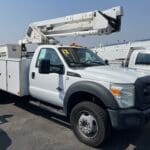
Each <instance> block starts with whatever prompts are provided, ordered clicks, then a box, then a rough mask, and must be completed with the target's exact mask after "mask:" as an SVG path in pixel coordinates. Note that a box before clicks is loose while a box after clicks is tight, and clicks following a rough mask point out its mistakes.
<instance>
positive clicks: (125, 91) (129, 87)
mask: <svg viewBox="0 0 150 150" xmlns="http://www.w3.org/2000/svg"><path fill="white" fill-rule="evenodd" d="M110 90H111V92H112V94H113V95H114V97H115V98H116V100H117V103H118V104H119V106H120V108H129V107H132V106H134V93H135V92H134V91H135V89H134V85H133V84H111V85H110Z"/></svg>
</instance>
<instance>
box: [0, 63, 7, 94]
mask: <svg viewBox="0 0 150 150" xmlns="http://www.w3.org/2000/svg"><path fill="white" fill-rule="evenodd" d="M6 84H7V83H6V61H5V60H0V89H1V90H4V91H6V89H7V87H6Z"/></svg>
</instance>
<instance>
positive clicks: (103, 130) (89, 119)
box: [70, 102, 110, 147]
mask: <svg viewBox="0 0 150 150" xmlns="http://www.w3.org/2000/svg"><path fill="white" fill-rule="evenodd" d="M70 123H71V126H72V129H73V131H74V133H75V135H76V136H77V137H78V139H79V140H80V141H81V142H83V143H85V144H87V145H89V146H93V147H98V146H100V145H101V144H102V143H103V141H104V140H105V138H106V137H107V135H108V134H109V132H110V124H109V121H108V116H107V113H106V112H105V111H104V110H103V109H102V108H101V107H100V106H98V105H96V104H94V103H92V102H81V103H79V104H77V105H76V106H75V107H74V108H73V110H72V112H71V116H70Z"/></svg>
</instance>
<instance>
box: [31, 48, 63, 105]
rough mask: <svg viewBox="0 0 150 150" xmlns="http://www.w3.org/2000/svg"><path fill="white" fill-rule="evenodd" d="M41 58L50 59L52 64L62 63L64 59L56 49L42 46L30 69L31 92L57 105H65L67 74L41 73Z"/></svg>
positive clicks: (38, 97)
mask: <svg viewBox="0 0 150 150" xmlns="http://www.w3.org/2000/svg"><path fill="white" fill-rule="evenodd" d="M41 59H49V60H50V62H51V64H52V65H62V61H61V59H60V57H59V56H58V54H57V52H56V50H54V49H52V48H42V49H40V51H39V54H38V56H37V59H36V60H33V61H35V62H34V63H32V65H33V64H34V65H35V66H31V68H32V69H31V71H30V93H31V95H32V96H33V97H35V98H37V99H39V100H41V101H45V102H49V103H51V104H54V105H57V106H63V99H64V89H65V74H58V73H49V74H40V73H39V62H40V60H41Z"/></svg>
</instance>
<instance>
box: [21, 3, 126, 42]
mask: <svg viewBox="0 0 150 150" xmlns="http://www.w3.org/2000/svg"><path fill="white" fill-rule="evenodd" d="M122 16H123V9H122V7H120V6H118V7H114V8H111V9H108V10H105V11H102V12H101V11H98V10H96V11H92V12H87V13H81V14H75V15H70V16H66V17H61V18H56V19H51V20H46V21H40V22H35V23H32V24H30V25H29V28H28V30H27V35H26V37H25V39H23V40H21V41H20V42H21V43H22V44H29V43H37V44H54V43H56V40H55V37H63V36H86V35H104V34H111V33H113V32H118V31H120V27H121V17H122Z"/></svg>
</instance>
